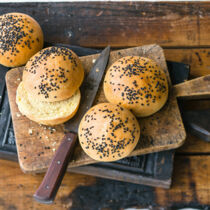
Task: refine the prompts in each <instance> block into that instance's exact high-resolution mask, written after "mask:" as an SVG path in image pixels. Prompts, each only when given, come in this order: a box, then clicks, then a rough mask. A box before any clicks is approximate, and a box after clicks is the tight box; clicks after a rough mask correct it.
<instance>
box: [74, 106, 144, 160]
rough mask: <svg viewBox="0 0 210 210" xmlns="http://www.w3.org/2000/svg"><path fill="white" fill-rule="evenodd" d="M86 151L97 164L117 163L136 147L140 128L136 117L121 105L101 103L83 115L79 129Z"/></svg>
mask: <svg viewBox="0 0 210 210" xmlns="http://www.w3.org/2000/svg"><path fill="white" fill-rule="evenodd" d="M78 135H79V141H80V144H81V147H82V148H83V150H84V151H85V152H86V153H87V154H88V155H89V156H90V157H91V158H93V159H95V160H98V161H116V160H119V159H121V158H124V157H126V156H128V155H129V154H130V153H131V152H132V151H133V149H134V148H135V147H136V145H137V143H138V140H139V137H140V128H139V124H138V121H137V120H136V118H135V116H134V115H133V114H132V113H131V112H130V111H129V110H127V109H124V108H122V107H120V106H119V105H115V104H110V103H102V104H97V105H95V106H93V107H92V108H91V109H89V110H88V112H87V113H86V114H85V115H84V117H83V118H82V120H81V122H80V126H79V133H78Z"/></svg>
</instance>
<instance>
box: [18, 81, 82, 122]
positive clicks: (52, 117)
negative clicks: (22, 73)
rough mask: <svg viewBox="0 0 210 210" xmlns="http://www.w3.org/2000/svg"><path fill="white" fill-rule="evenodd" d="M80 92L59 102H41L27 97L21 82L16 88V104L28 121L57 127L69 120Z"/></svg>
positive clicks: (73, 113) (75, 110) (77, 105)
mask: <svg viewBox="0 0 210 210" xmlns="http://www.w3.org/2000/svg"><path fill="white" fill-rule="evenodd" d="M80 98H81V95H80V91H79V89H78V90H77V91H76V93H75V94H74V95H73V96H72V97H71V98H70V99H67V100H64V101H60V102H41V101H39V100H36V99H33V98H30V99H29V97H28V94H27V92H26V90H25V87H24V84H23V82H21V83H20V84H19V86H18V88H17V93H16V103H17V105H18V108H19V110H20V112H21V113H22V114H23V115H25V116H26V117H28V118H29V119H30V120H32V121H35V122H37V123H40V124H43V125H58V124H61V123H64V122H66V121H67V120H69V119H71V118H72V117H73V116H74V115H75V114H76V112H77V110H78V108H79V103H80Z"/></svg>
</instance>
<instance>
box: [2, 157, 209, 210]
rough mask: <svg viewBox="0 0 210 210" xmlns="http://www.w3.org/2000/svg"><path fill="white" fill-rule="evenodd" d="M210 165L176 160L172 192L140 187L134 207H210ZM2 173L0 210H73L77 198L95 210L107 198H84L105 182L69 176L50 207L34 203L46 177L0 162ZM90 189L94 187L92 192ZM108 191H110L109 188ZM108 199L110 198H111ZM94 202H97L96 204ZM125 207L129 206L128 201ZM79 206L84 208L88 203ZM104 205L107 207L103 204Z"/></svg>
mask: <svg viewBox="0 0 210 210" xmlns="http://www.w3.org/2000/svg"><path fill="white" fill-rule="evenodd" d="M209 162H210V156H206V155H205V156H176V157H175V169H174V175H173V182H172V188H171V189H170V190H164V189H160V188H149V187H145V186H140V185H137V186H138V191H136V192H135V196H134V197H133V198H132V199H133V202H132V203H133V204H134V205H137V206H141V207H148V206H149V205H153V206H157V207H160V206H162V207H171V206H172V207H173V206H174V207H177V206H178V207H183V206H184V205H186V204H187V203H188V204H190V203H191V204H192V205H191V207H192V206H194V207H196V206H195V205H210V199H209V198H210V189H209V187H208V186H209V185H210V178H209V174H210V167H209ZM0 171H1V173H0V180H1V181H0V189H4V190H0V209H11V208H13V209H14V208H16V209H65V208H67V209H69V208H70V207H71V206H75V205H76V202H78V200H75V199H76V198H77V199H81V200H80V201H81V202H82V201H86V204H87V205H88V206H89V209H91V205H94V203H96V202H100V199H102V198H103V197H104V195H101V194H100V190H98V191H97V192H98V194H97V196H96V195H94V196H87V197H84V195H86V194H87V193H91V192H96V191H90V190H91V189H92V190H93V188H94V189H95V188H96V189H99V188H100V186H99V185H98V184H97V183H98V180H101V179H96V178H93V177H91V176H84V175H78V174H69V173H67V174H66V175H65V177H64V180H63V183H62V185H61V188H60V190H59V192H58V194H57V197H56V200H55V203H54V204H53V205H50V206H46V205H43V204H39V203H37V202H35V201H34V200H33V199H32V195H33V193H34V192H35V190H36V189H37V187H38V185H39V184H40V183H41V180H42V178H43V175H36V176H33V175H23V173H22V172H21V170H20V168H19V165H18V163H14V162H10V161H5V160H0ZM14 174H15V175H14ZM2 180H4V181H2ZM104 182H105V181H104ZM106 183H107V185H106V186H107V190H108V187H109V185H110V186H111V185H112V184H113V182H112V181H109V180H107V181H106ZM87 185H91V186H92V187H91V188H89V187H87ZM115 187H116V190H117V189H120V190H121V194H123V193H124V191H125V192H127V191H131V190H132V189H133V187H134V185H132V184H126V183H120V182H115ZM76 188H80V190H79V192H80V195H78V193H77V192H78V191H77V190H76ZM154 189H155V190H154ZM104 190H105V191H106V188H105V189H104ZM14 192H16V193H14ZM106 196H107V197H108V198H109V195H106ZM111 196H113V202H116V200H118V202H119V201H120V199H121V198H120V197H117V198H116V197H115V193H112V195H111ZM138 197H143V198H144V199H143V202H141V203H140V202H139V201H138ZM91 198H94V201H93V200H91ZM151 198H152V199H151ZM123 203H126V202H125V201H124V202H123ZM77 204H78V203H77ZM108 204H109V205H111V202H110V203H109V200H107V205H108ZM79 205H84V203H80V204H79ZM102 205H104V204H103V203H101V206H102ZM119 205H120V204H119ZM134 205H132V206H134ZM127 207H131V206H127ZM92 209H94V208H92Z"/></svg>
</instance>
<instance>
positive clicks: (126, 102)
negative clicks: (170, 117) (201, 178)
mask: <svg viewBox="0 0 210 210" xmlns="http://www.w3.org/2000/svg"><path fill="white" fill-rule="evenodd" d="M104 93H105V97H106V98H107V100H108V101H109V102H110V103H113V104H119V105H120V106H122V107H125V108H127V109H129V110H131V111H132V112H133V113H134V114H135V115H136V116H137V117H146V116H149V115H152V114H154V113H155V112H157V111H158V110H160V109H161V108H162V107H163V106H164V104H165V103H166V101H167V98H168V81H167V77H166V75H165V73H164V71H163V70H162V69H161V67H160V66H158V65H157V64H156V62H155V61H153V60H151V59H149V58H144V57H139V56H127V57H123V58H121V59H119V60H118V61H116V62H115V63H114V64H113V65H112V66H111V67H110V68H109V69H108V71H107V73H106V76H105V79H104Z"/></svg>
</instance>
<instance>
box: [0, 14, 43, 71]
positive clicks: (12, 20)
mask: <svg viewBox="0 0 210 210" xmlns="http://www.w3.org/2000/svg"><path fill="white" fill-rule="evenodd" d="M43 43H44V38H43V32H42V29H41V27H40V25H39V24H38V23H37V22H36V20H34V19H33V18H32V17H30V16H28V15H26V14H22V13H8V14H4V15H1V16H0V64H2V65H4V66H7V67H17V66H22V65H24V64H25V63H26V62H27V61H28V60H29V59H30V57H31V56H33V55H34V54H35V53H37V52H38V51H39V50H41V49H42V48H43Z"/></svg>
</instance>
